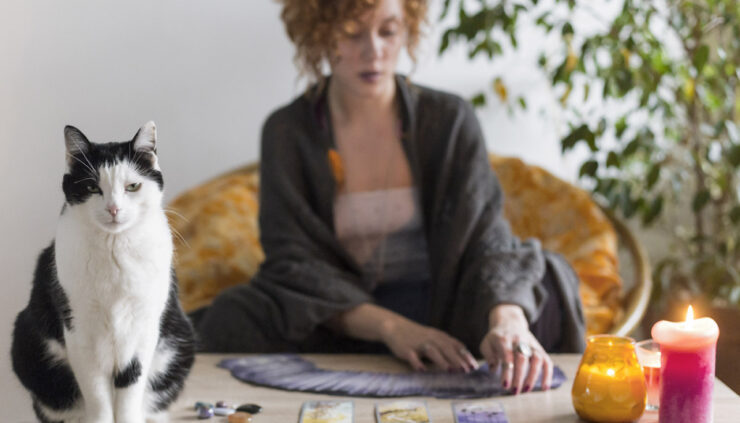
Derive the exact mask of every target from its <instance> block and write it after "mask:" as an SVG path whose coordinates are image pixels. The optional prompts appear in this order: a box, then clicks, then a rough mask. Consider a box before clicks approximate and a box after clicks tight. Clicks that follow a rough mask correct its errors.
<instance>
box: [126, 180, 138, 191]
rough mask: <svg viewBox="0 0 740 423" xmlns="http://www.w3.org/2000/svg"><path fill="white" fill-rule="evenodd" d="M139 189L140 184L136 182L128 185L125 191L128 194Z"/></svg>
mask: <svg viewBox="0 0 740 423" xmlns="http://www.w3.org/2000/svg"><path fill="white" fill-rule="evenodd" d="M140 188H141V182H137V183H135V184H128V185H126V191H128V192H136V191H138V190H139V189H140Z"/></svg>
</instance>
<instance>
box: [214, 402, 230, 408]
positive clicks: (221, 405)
mask: <svg viewBox="0 0 740 423" xmlns="http://www.w3.org/2000/svg"><path fill="white" fill-rule="evenodd" d="M216 408H234V406H233V405H231V404H229V403H228V402H226V401H216Z"/></svg>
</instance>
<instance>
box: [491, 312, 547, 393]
mask: <svg viewBox="0 0 740 423" xmlns="http://www.w3.org/2000/svg"><path fill="white" fill-rule="evenodd" d="M489 316H490V318H489V323H490V325H489V328H490V329H489V330H488V333H487V334H486V336H485V337H484V338H483V341H482V342H481V344H480V352H481V354H482V355H483V358H485V359H486V361H487V362H488V365H489V366H490V368H491V371H496V369H497V368H498V366H499V365H501V366H502V374H501V379H502V383H503V387H504V389H509V387H511V390H512V391H513V392H514V393H515V394H519V393H520V392H529V391H531V390H532V388H533V387H534V385H535V383H536V381H537V378H538V377H539V376H540V372H541V373H542V389H543V390H548V389H550V385H551V384H552V368H553V364H552V359H550V357H549V356H548V355H547V353H546V352H545V350H544V348H542V345H540V343H539V342H538V341H537V339H536V338H535V337H534V335H533V334H532V332H530V331H529V324H528V323H527V318H526V317H525V316H524V311H522V309H521V307H519V306H517V305H512V304H501V305H498V306H496V307H494V308H493V309H492V310H491V313H490V315H489ZM517 345H527V346H529V348H530V349H531V351H532V355H531V357H529V358H528V357H526V356H525V355H524V354H522V353H521V352H519V351H517V348H516V347H517ZM522 349H525V350H526V347H522Z"/></svg>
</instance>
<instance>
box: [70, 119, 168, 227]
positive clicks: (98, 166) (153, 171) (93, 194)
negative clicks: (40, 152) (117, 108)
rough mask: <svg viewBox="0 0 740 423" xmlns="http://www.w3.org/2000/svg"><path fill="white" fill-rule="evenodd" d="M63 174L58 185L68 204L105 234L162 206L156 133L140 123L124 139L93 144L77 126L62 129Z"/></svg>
mask: <svg viewBox="0 0 740 423" xmlns="http://www.w3.org/2000/svg"><path fill="white" fill-rule="evenodd" d="M64 138H65V144H66V148H67V173H66V174H65V175H64V181H63V183H62V188H63V190H64V195H65V197H66V201H67V205H68V207H73V208H76V209H77V210H78V211H81V212H82V213H83V216H85V217H87V218H89V219H90V223H91V224H93V225H95V226H96V227H98V228H100V229H102V230H103V231H105V232H109V233H119V232H123V231H125V230H126V229H129V228H131V227H133V226H135V225H136V224H137V222H139V221H140V219H141V218H142V217H143V216H145V215H146V214H147V212H149V211H151V210H161V207H162V187H163V180H162V173H161V171H160V169H159V165H158V164H157V155H156V138H157V132H156V127H155V126H154V123H153V122H149V123H147V124H146V125H144V126H143V127H142V128H141V129H139V131H138V132H137V133H136V135H135V136H134V139H132V140H131V141H128V142H112V143H107V144H94V143H91V142H90V141H88V140H87V138H86V137H85V135H84V134H82V132H80V131H79V130H78V129H77V128H74V127H71V126H68V127H66V128H65V129H64Z"/></svg>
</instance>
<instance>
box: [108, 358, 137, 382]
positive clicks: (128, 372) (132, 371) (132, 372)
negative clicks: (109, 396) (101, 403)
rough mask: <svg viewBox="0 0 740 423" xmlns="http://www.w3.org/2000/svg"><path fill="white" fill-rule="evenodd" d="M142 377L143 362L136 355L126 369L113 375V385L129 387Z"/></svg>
mask: <svg viewBox="0 0 740 423" xmlns="http://www.w3.org/2000/svg"><path fill="white" fill-rule="evenodd" d="M140 377H141V363H140V362H139V359H138V358H136V357H134V358H133V359H132V360H131V362H130V363H128V366H126V368H125V369H123V370H121V371H120V372H118V374H116V375H115V376H114V377H113V386H115V387H116V388H127V387H129V386H131V385H133V384H134V383H136V381H138V380H139V378H140Z"/></svg>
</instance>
